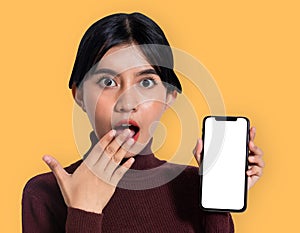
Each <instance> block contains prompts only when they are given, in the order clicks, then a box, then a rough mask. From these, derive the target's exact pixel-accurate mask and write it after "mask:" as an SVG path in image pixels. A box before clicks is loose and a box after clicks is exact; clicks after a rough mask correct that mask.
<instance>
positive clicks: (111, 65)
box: [75, 45, 176, 154]
mask: <svg viewBox="0 0 300 233" xmlns="http://www.w3.org/2000/svg"><path fill="white" fill-rule="evenodd" d="M175 96H176V93H175V92H174V93H172V94H170V93H168V94H167V91H166V88H165V86H164V85H163V82H162V81H161V79H160V77H159V76H158V75H157V74H156V72H155V69H154V68H153V67H152V66H151V65H150V64H149V63H148V62H147V60H146V59H145V57H144V55H143V54H142V52H141V51H140V50H139V49H138V47H137V46H133V45H122V46H115V47H113V48H111V49H110V50H108V52H107V53H106V54H105V55H104V56H103V58H102V59H101V60H100V62H99V63H97V64H96V65H95V66H94V67H93V68H92V69H91V70H90V71H89V73H88V74H87V75H86V78H85V80H84V81H83V84H82V87H80V88H78V89H77V90H76V94H75V98H76V101H77V103H79V104H80V105H81V106H82V108H83V109H84V110H85V111H86V113H87V115H88V117H89V119H90V122H91V124H92V127H93V129H94V131H95V133H96V135H97V137H98V138H101V137H103V136H104V135H105V134H106V133H107V132H108V131H110V130H111V129H115V130H116V131H117V134H120V133H121V132H122V131H123V130H124V129H126V128H129V129H130V130H131V131H132V134H133V136H132V137H133V138H134V140H135V141H136V143H135V145H134V146H133V147H132V151H131V152H132V153H134V154H136V153H138V152H140V151H141V150H142V149H143V148H144V147H145V146H146V145H147V143H148V142H149V140H150V139H151V137H152V135H153V132H154V129H155V128H156V125H157V123H158V122H159V120H160V117H161V115H162V114H163V112H164V111H165V110H166V108H167V107H168V104H169V103H170V102H171V101H172V100H173V99H174V98H175Z"/></svg>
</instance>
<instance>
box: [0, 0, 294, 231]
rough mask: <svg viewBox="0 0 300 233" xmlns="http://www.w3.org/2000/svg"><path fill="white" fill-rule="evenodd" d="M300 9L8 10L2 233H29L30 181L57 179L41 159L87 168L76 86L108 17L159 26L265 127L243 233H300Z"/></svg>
mask: <svg viewBox="0 0 300 233" xmlns="http://www.w3.org/2000/svg"><path fill="white" fill-rule="evenodd" d="M299 10H300V4H299V2H298V1H296V0H295V1H292V0H286V1H271V0H266V1H258V0H253V1H238V0H234V1H198V0H186V1H178V2H174V1H170V0H166V1H158V0H153V1H137V0H126V1H122V0H109V1H108V0H107V1H103V0H102V1H100V0H98V1H96V0H86V1H74V0H73V1H70V0H64V1H58V0H53V1H46V2H45V1H37V0H28V1H20V0H19V1H2V2H1V3H0V28H1V43H0V51H1V53H0V59H1V60H0V64H1V91H0V97H1V98H0V100H1V130H0V132H1V156H2V157H1V159H2V166H1V169H0V177H1V194H0V195H1V199H0V209H1V216H0V221H1V222H0V226H1V232H20V231H21V208H20V207H21V194H22V189H23V187H24V185H25V183H26V181H27V180H28V179H29V178H30V177H32V176H34V175H36V174H38V173H41V172H46V171H48V168H47V167H46V166H45V165H44V164H43V162H42V160H41V157H42V155H44V154H46V153H47V154H52V155H54V156H55V157H57V158H58V159H59V160H60V162H61V163H62V164H63V165H68V164H69V163H71V162H73V161H75V160H77V159H79V155H78V152H77V148H76V145H75V143H74V136H73V128H72V112H73V101H72V97H71V93H70V91H69V89H68V87H67V84H68V79H69V76H70V72H71V69H72V66H73V62H74V58H75V54H76V51H77V46H78V43H79V40H80V39H81V37H82V35H83V33H84V31H85V30H86V29H87V28H88V26H89V25H91V23H93V22H94V21H96V20H97V19H99V18H101V17H103V16H105V15H107V14H111V13H115V12H133V11H140V12H142V13H145V14H146V15H148V16H150V17H151V18H153V19H154V20H155V21H156V22H157V23H158V24H159V25H160V26H161V27H162V28H163V30H164V32H165V33H166V35H167V38H168V39H169V42H170V44H171V45H172V46H174V47H176V48H180V49H183V50H185V51H186V52H188V53H189V54H191V55H193V56H194V57H195V58H197V59H198V60H200V61H201V62H202V63H203V64H204V65H205V66H206V67H207V68H208V70H209V71H210V72H211V73H212V75H213V76H214V78H215V80H216V82H217V84H218V86H219V88H220V90H221V92H222V95H223V98H224V102H225V105H226V113H227V114H228V115H245V116H247V117H249V118H250V120H251V122H252V125H255V126H256V127H257V138H256V143H257V145H259V146H260V147H261V148H262V149H263V150H264V152H265V161H266V165H267V166H266V168H265V170H264V176H263V178H262V179H261V180H260V181H259V182H258V183H257V184H256V185H255V187H253V188H252V189H251V190H250V192H249V206H248V209H247V211H246V212H245V213H242V214H234V221H235V226H236V232H243V233H247V232H257V233H259V232H263V233H265V232H295V231H296V229H298V218H299V214H298V210H299V208H300V204H299V203H300V202H299V196H300V192H299V188H298V184H299V179H298V177H299V175H298V167H299V165H298V164H299V162H300V156H299V155H298V152H297V151H298V149H297V146H298V145H299V142H298V140H299V139H298V138H299V129H300V126H299V125H300V124H299V122H298V118H299V113H300V111H299V104H297V102H298V101H299V97H300V96H299V90H298V89H299V83H300V82H299V78H300V71H299V70H300V69H299V54H300V43H299V41H300V38H299V37H300V36H299V22H300V14H299ZM189 88H190V87H187V88H186V89H185V92H189ZM192 101H194V103H195V104H198V99H194V100H192ZM201 104H203V103H199V105H201ZM200 109H201V107H200ZM197 113H198V117H199V119H201V118H202V117H203V116H204V115H208V114H209V111H208V109H207V107H206V106H205V104H203V111H199V112H197ZM174 121H176V119H174ZM175 130H177V129H176V128H175ZM199 135H200V132H199ZM167 146H169V145H167ZM166 150H168V147H166ZM190 150H192V148H190ZM160 154H163V153H160ZM162 157H163V155H162Z"/></svg>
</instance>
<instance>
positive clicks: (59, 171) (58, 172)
mask: <svg viewBox="0 0 300 233" xmlns="http://www.w3.org/2000/svg"><path fill="white" fill-rule="evenodd" d="M43 160H44V162H45V163H46V164H47V165H48V167H49V168H50V169H51V171H52V172H53V174H54V175H55V177H56V180H57V182H58V183H59V185H61V184H62V183H63V181H64V180H65V179H66V178H67V177H69V174H68V173H67V172H66V171H65V169H63V167H62V166H61V165H60V163H59V162H58V161H57V160H56V159H55V158H53V157H52V156H50V155H44V156H43Z"/></svg>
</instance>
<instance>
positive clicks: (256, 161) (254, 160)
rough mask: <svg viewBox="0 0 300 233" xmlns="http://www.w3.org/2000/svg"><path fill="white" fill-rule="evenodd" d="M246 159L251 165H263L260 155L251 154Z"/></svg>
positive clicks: (262, 166)
mask: <svg viewBox="0 0 300 233" xmlns="http://www.w3.org/2000/svg"><path fill="white" fill-rule="evenodd" d="M248 161H249V163H250V164H251V165H257V166H259V167H261V168H264V167H265V162H264V160H263V159H262V156H260V155H251V156H249V157H248Z"/></svg>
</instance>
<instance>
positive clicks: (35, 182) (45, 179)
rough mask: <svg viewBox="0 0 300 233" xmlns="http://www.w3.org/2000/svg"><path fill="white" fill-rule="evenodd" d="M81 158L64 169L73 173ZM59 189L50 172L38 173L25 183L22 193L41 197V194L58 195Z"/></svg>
mask: <svg viewBox="0 0 300 233" xmlns="http://www.w3.org/2000/svg"><path fill="white" fill-rule="evenodd" d="M81 162H82V160H79V161H77V162H75V163H73V164H71V165H70V166H68V167H66V168H65V170H66V171H67V172H68V173H73V172H74V171H75V170H76V168H77V167H78V166H79V165H80V164H81ZM59 194H60V190H59V186H58V184H57V181H56V178H55V176H54V174H53V173H52V172H47V173H43V174H39V175H37V176H34V177H32V178H31V179H30V180H29V181H28V182H27V183H26V185H25V187H24V190H23V195H30V196H32V197H36V198H39V199H40V198H43V196H45V195H46V196H49V195H59Z"/></svg>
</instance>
